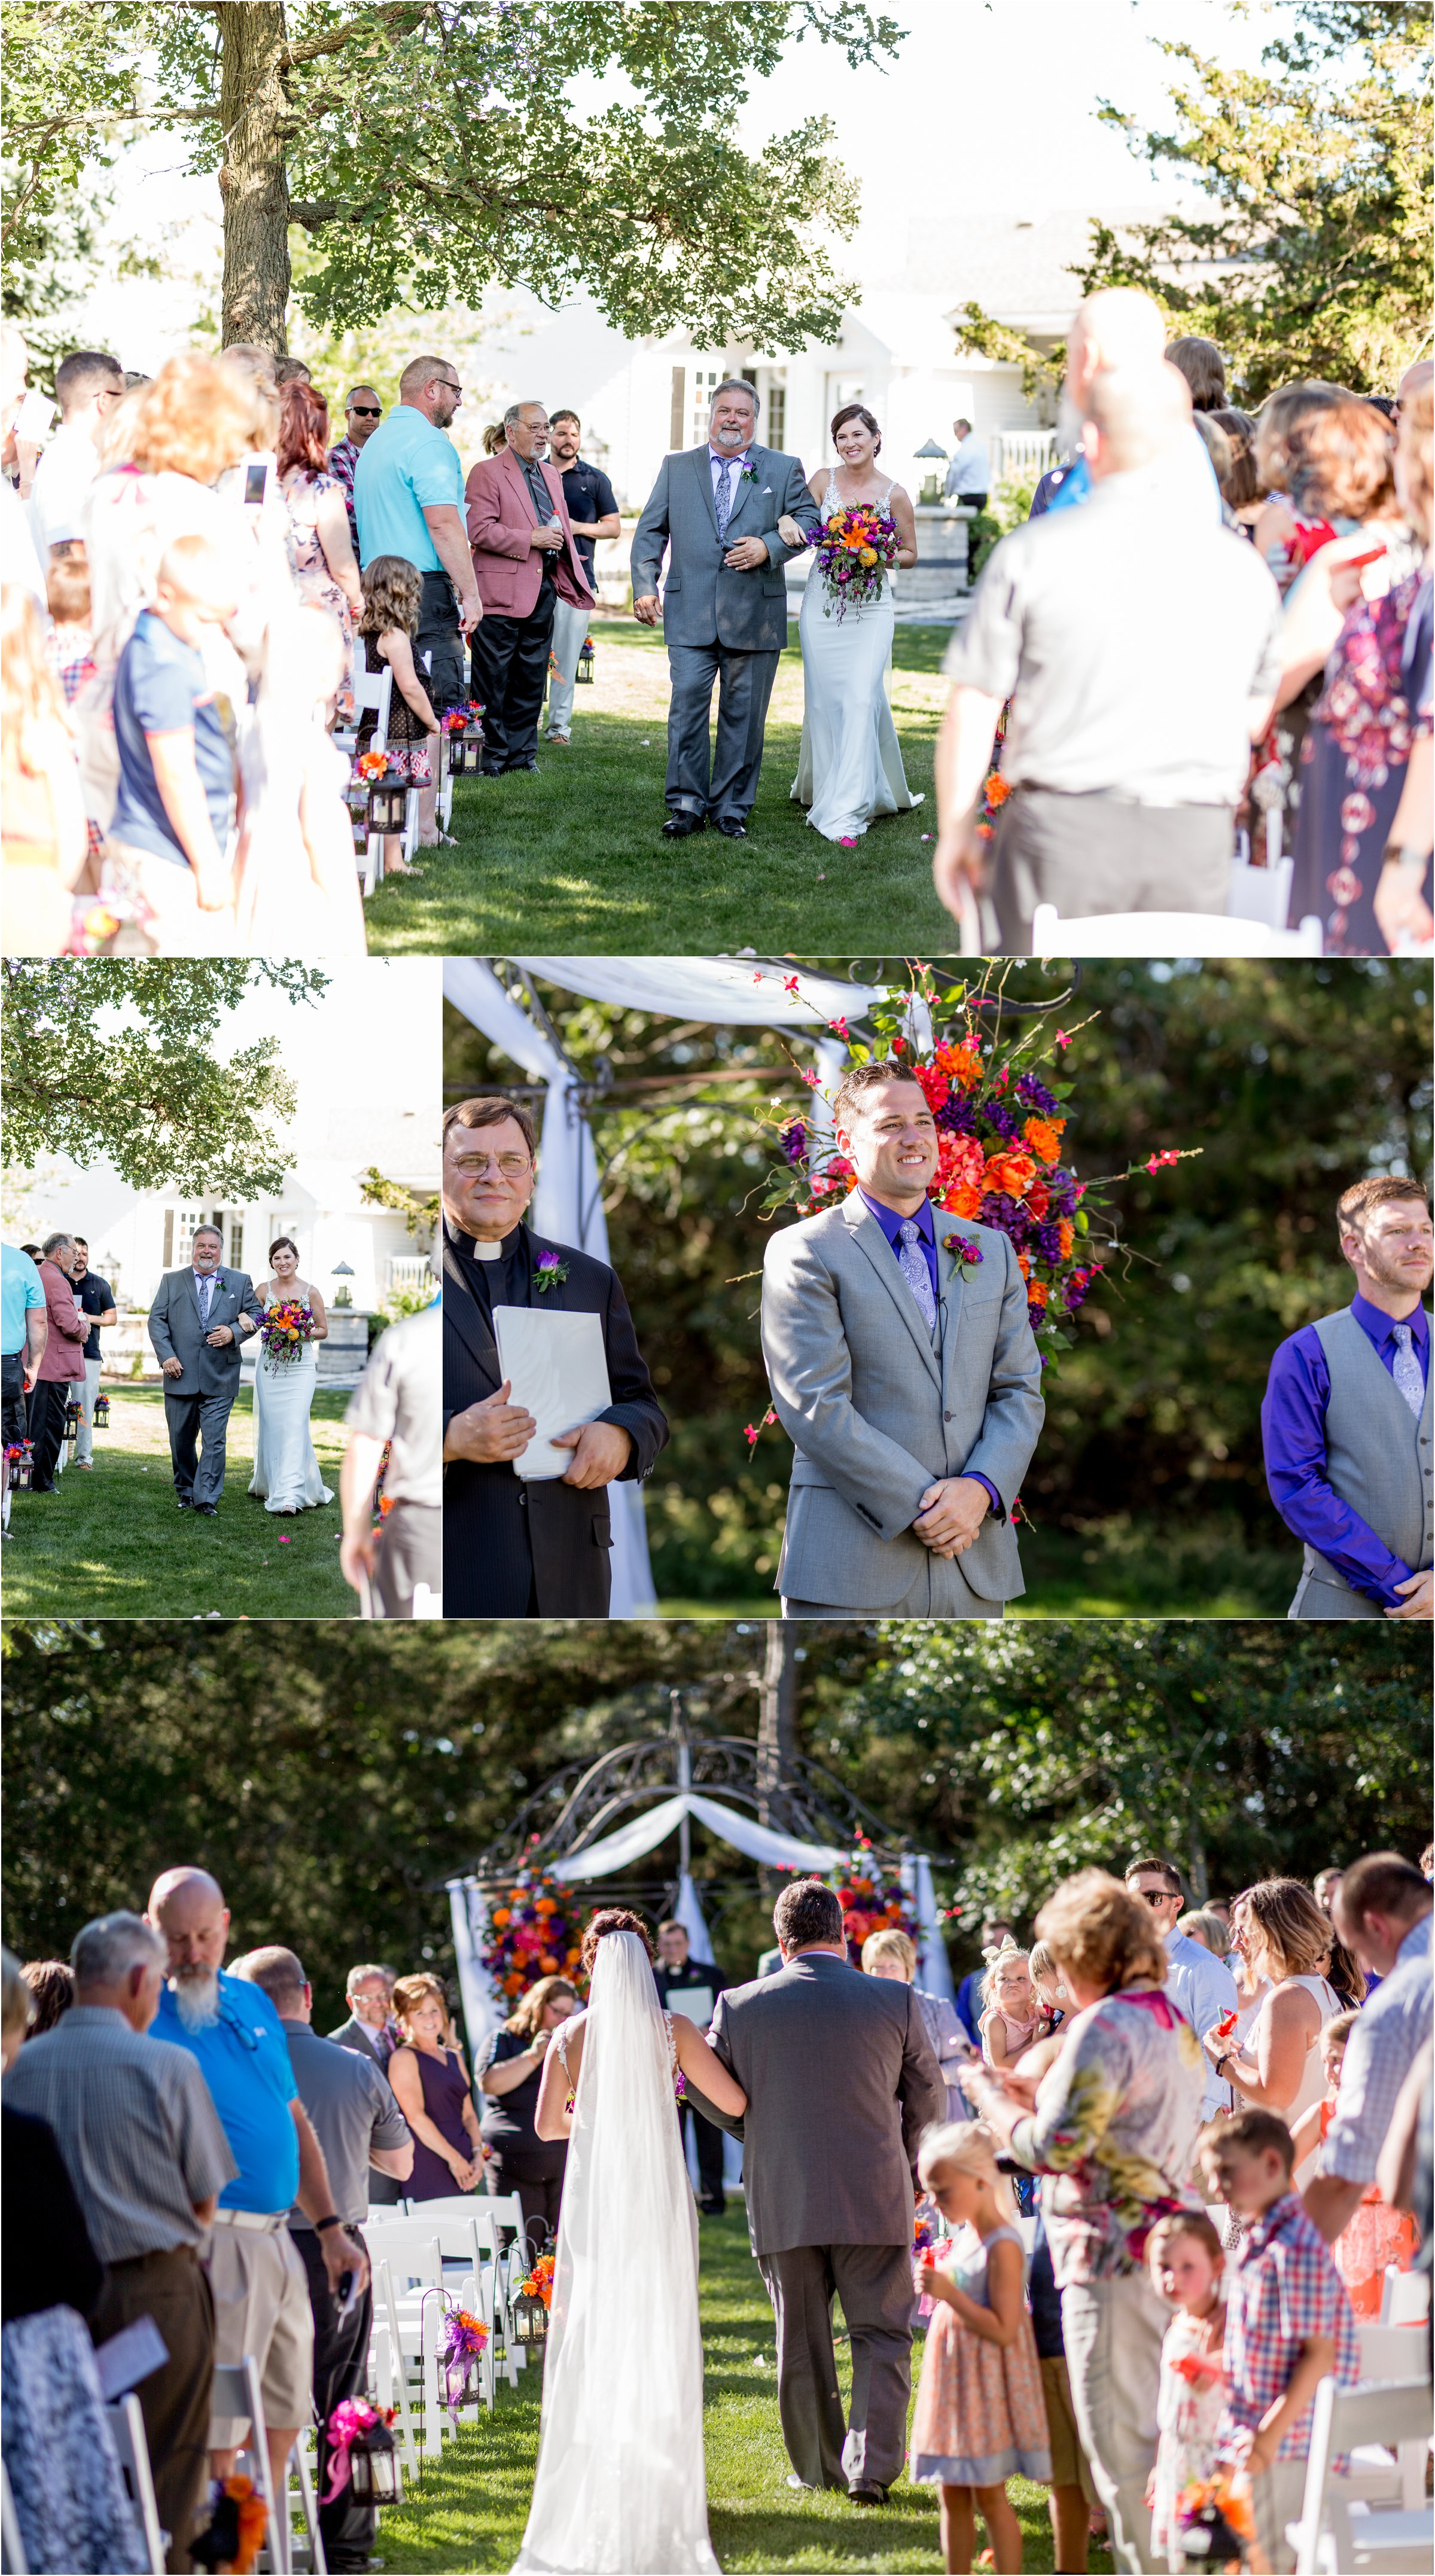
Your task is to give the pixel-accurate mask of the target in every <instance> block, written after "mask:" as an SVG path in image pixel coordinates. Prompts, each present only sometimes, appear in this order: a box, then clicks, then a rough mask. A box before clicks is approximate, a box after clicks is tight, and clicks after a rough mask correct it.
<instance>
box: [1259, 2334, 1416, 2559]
mask: <svg viewBox="0 0 1435 2576" xmlns="http://www.w3.org/2000/svg"><path fill="white" fill-rule="evenodd" d="M1429 2436H1430V2382H1429V2380H1428V2379H1415V2380H1408V2381H1406V2382H1404V2383H1403V2384H1392V2385H1390V2386H1388V2387H1380V2388H1342V2387H1340V2386H1339V2384H1338V2383H1337V2381H1335V2380H1334V2379H1323V2380H1322V2381H1321V2383H1320V2386H1319V2387H1318V2389H1317V2390H1316V2392H1315V2414H1314V2418H1313V2421H1312V2425H1311V2437H1310V2455H1309V2458H1308V2460H1307V2462H1306V2475H1305V2494H1304V2496H1303V2497H1302V2499H1301V2516H1300V2520H1299V2522H1291V2523H1287V2525H1286V2538H1287V2540H1288V2541H1289V2543H1290V2545H1291V2547H1292V2548H1293V2549H1294V2551H1295V2553H1296V2571H1297V2576H1373V2571H1375V2570H1376V2569H1380V2570H1383V2571H1389V2576H1401V2571H1403V2570H1407V2569H1408V2570H1409V2576H1428V2571H1429V2568H1430V2564H1431V2556H1432V2550H1435V2514H1432V2513H1431V2511H1430V2508H1429V2507H1428V2506H1427V2505H1426V2503H1425V2500H1424V2451H1425V2446H1426V2444H1427V2442H1428V2440H1429ZM1372 2442H1376V2443H1381V2444H1391V2443H1394V2444H1396V2445H1397V2446H1398V2447H1399V2449H1400V2451H1401V2453H1402V2458H1403V2454H1404V2450H1405V2446H1406V2444H1407V2443H1409V2444H1412V2445H1415V2446H1416V2447H1417V2448H1418V2451H1419V2456H1420V2462H1421V2470H1420V2491H1419V2497H1418V2500H1417V2502H1416V2503H1415V2504H1414V2505H1407V2504H1406V2503H1404V2502H1403V2501H1402V2502H1401V2503H1400V2504H1398V2505H1393V2506H1388V2505H1383V2504H1379V2505H1377V2504H1369V2503H1366V2502H1364V2501H1362V2500H1361V2499H1360V2498H1359V2497H1357V2496H1354V2495H1352V2492H1351V2489H1350V2486H1349V2484H1348V2483H1347V2481H1346V2480H1345V2479H1344V2478H1343V2477H1337V2476H1336V2475H1335V2473H1334V2470H1333V2468H1332V2465H1331V2464H1332V2462H1333V2461H1334V2460H1335V2459H1337V2458H1338V2457H1339V2456H1340V2454H1341V2453H1342V2452H1354V2451H1356V2450H1357V2449H1358V2448H1359V2447H1360V2446H1361V2444H1362V2443H1365V2444H1369V2443H1372Z"/></svg>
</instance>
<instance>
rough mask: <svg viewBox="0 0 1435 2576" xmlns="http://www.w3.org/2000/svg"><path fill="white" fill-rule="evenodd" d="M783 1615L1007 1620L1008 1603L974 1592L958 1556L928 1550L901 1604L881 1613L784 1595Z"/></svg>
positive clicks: (887, 1605)
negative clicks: (937, 1553)
mask: <svg viewBox="0 0 1435 2576" xmlns="http://www.w3.org/2000/svg"><path fill="white" fill-rule="evenodd" d="M782 1615H783V1617H784V1619H1004V1618H1005V1616H1006V1603H1005V1602H1004V1601H989V1600H987V1598H986V1596H985V1595H984V1594H983V1593H980V1592H974V1591H973V1590H972V1587H971V1585H970V1584H969V1583H968V1581H967V1578H966V1576H965V1575H964V1574H963V1572H962V1560H961V1558H960V1557H959V1556H951V1557H948V1556H933V1555H932V1554H931V1552H930V1550H928V1551H926V1552H925V1562H924V1563H923V1564H922V1565H920V1566H919V1567H918V1568H917V1572H916V1576H915V1578H914V1580H913V1582H912V1584H911V1587H910V1589H909V1590H908V1591H907V1592H905V1593H904V1594H903V1596H902V1598H901V1600H900V1601H893V1602H889V1603H884V1605H883V1607H882V1608H881V1609H880V1610H872V1609H863V1608H862V1607H861V1606H860V1604H859V1605H857V1606H856V1607H854V1605H853V1604H852V1602H850V1601H840V1602H834V1601H801V1600H794V1599H792V1598H790V1596H789V1595H788V1594H786V1593H784V1594H783V1596H782Z"/></svg>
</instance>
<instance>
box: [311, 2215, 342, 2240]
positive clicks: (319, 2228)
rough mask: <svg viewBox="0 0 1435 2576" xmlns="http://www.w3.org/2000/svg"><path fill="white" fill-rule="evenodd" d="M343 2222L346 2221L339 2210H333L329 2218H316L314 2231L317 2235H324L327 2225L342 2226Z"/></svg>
mask: <svg viewBox="0 0 1435 2576" xmlns="http://www.w3.org/2000/svg"><path fill="white" fill-rule="evenodd" d="M343 2224H344V2222H343V2220H342V2218H340V2216H339V2214H338V2212H337V2210H331V2211H330V2213H329V2216H328V2217H327V2218H316V2219H315V2221H314V2233H315V2235H316V2236H322V2235H323V2233H324V2230H325V2228H326V2227H342V2226H343Z"/></svg>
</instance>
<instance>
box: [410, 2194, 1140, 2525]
mask: <svg viewBox="0 0 1435 2576" xmlns="http://www.w3.org/2000/svg"><path fill="white" fill-rule="evenodd" d="M700 2241H701V2249H702V2272H701V2279H700V2294H701V2305H702V2319H703V2349H704V2357H705V2364H706V2370H705V2391H704V2438H705V2442H706V2449H707V2482H708V2515H709V2522H710V2525H711V2530H712V2538H713V2547H714V2549H715V2550H716V2551H717V2555H718V2558H719V2560H720V2562H721V2564H722V2566H723V2567H724V2568H725V2569H727V2570H730V2571H732V2576H748V2571H752V2570H766V2569H787V2568H791V2569H794V2570H798V2569H800V2570H807V2569H823V2568H829V2569H830V2568H835V2569H842V2570H844V2571H848V2576H857V2571H859V2570H862V2569H869V2568H870V2569H883V2568H892V2569H922V2570H925V2571H927V2576H932V2571H934V2570H936V2569H938V2568H939V2567H940V2565H941V2554H940V2551H939V2548H938V2545H937V2498H936V2490H935V2488H928V2487H909V2486H906V2485H900V2486H898V2487H897V2488H896V2489H895V2490H894V2494H893V2501H892V2503H891V2504H890V2505H888V2506H887V2507H886V2508H885V2510H883V2511H881V2512H878V2511H875V2510H874V2511H868V2510H864V2509H862V2508H859V2507H857V2506H854V2505H850V2504H848V2503H846V2502H845V2501H844V2500H843V2499H842V2498H841V2497H839V2496H836V2495H820V2496H818V2495H813V2496H803V2497H794V2496H792V2495H791V2494H790V2493H789V2491H788V2489H787V2487H786V2484H785V2480H786V2477H787V2454H786V2452H785V2451H784V2450H783V2447H782V2434H781V2430H780V2428H779V2425H778V2420H777V2390H776V2376H775V2373H776V2355H775V2347H774V2342H773V2326H772V2311H771V2309H770V2307H769V2306H768V2303H767V2294H766V2292H765V2291H764V2289H763V2286H762V2281H761V2278H760V2276H759V2274H758V2270H757V2266H756V2264H755V2263H754V2262H753V2260H752V2257H751V2255H750V2254H749V2252H748V2244H747V2222H746V2220H745V2218H744V2216H743V2213H742V2210H741V2207H740V2206H739V2207H736V2208H730V2209H729V2211H728V2214H727V2216H726V2217H725V2218H722V2219H711V2218H705V2219H704V2220H703V2221H702V2235H701V2240H700ZM838 2352H839V2375H840V2377H841V2381H842V2385H843V2389H844V2393H845V2390H846V2387H847V2384H848V2372H847V2364H846V2355H845V2348H844V2347H843V2346H841V2345H839V2347H838ZM920 2356H921V2343H920V2340H919V2341H918V2342H917V2344H916V2345H914V2347H913V2355H912V2364H913V2377H914V2379H915V2376H916V2372H917V2369H918V2367H919V2366H920ZM538 2412H539V2388H538V2374H537V2372H536V2370H532V2369H530V2370H528V2371H526V2372H525V2373H524V2374H523V2377H522V2378H521V2379H520V2381H519V2384H518V2390H517V2392H516V2393H515V2392H514V2391H513V2390H511V2389H507V2388H504V2387H502V2386H501V2385H500V2388H499V2392H498V2404H497V2406H496V2408H495V2410H494V2413H493V2415H492V2417H491V2418H484V2419H483V2420H482V2421H481V2422H480V2423H479V2424H477V2425H475V2426H465V2427H464V2429H463V2431H462V2432H461V2433H460V2435H459V2437H458V2440H457V2441H456V2442H454V2443H446V2444H445V2446H444V2453H443V2457H442V2459H441V2460H437V2461H432V2462H430V2463H428V2464H427V2465H426V2466H425V2468H424V2471H423V2475H422V2478H421V2479H420V2480H419V2481H418V2482H417V2483H416V2484H415V2485H413V2486H412V2487H411V2488H410V2490H409V2496H408V2501H406V2502H405V2504H404V2505H403V2506H402V2508H401V2509H400V2510H399V2511H398V2512H397V2513H393V2514H386V2515H385V2516H384V2519H383V2523H382V2526H381V2529H380V2533H379V2544H378V2550H377V2553H376V2554H377V2555H378V2556H379V2557H381V2558H382V2559H383V2562H384V2565H385V2567H386V2568H387V2569H388V2571H389V2576H468V2571H473V2570H480V2569H481V2570H485V2571H487V2570H491V2569H503V2568H507V2567H511V2566H512V2564H513V2561H514V2559H515V2558H516V2557H517V2555H518V2549H519V2543H520V2541H521V2540H522V2537H523V2526H524V2523H525V2521H526V2519H527V2515H528V2498H529V2493H530V2490H531V2487H532V2483H533V2465H534V2461H535V2459H536V2456H537V2449H538ZM1011 2495H1012V2501H1013V2503H1014V2504H1015V2506H1016V2508H1017V2513H1018V2515H1019V2517H1020V2520H1021V2526H1022V2537H1023V2542H1024V2556H1025V2563H1026V2566H1027V2567H1028V2568H1031V2569H1037V2570H1041V2569H1049V2568H1050V2567H1051V2564H1052V2543H1051V2526H1050V2523H1049V2521H1048V2518H1047V2510H1046V2492H1045V2489H1044V2488H1041V2487H1034V2486H1029V2485H1028V2484H1027V2483H1026V2481H1025V2480H1024V2479H1020V2478H1017V2479H1014V2480H1013V2482H1012V2486H1011ZM1110 2564H1111V2561H1110V2559H1109V2557H1108V2556H1107V2555H1106V2553H1105V2551H1104V2550H1093V2551H1092V2556H1091V2565H1092V2570H1093V2576H1101V2571H1105V2570H1109V2568H1110Z"/></svg>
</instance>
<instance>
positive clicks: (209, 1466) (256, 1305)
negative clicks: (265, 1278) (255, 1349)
mask: <svg viewBox="0 0 1435 2576" xmlns="http://www.w3.org/2000/svg"><path fill="white" fill-rule="evenodd" d="M223 1250H224V1238H223V1236H222V1235H221V1234H220V1231H219V1228H218V1226H214V1225H201V1226H196V1228H195V1232H194V1240H193V1242H192V1244H191V1246H190V1256H189V1267H188V1269H186V1270H167V1271H166V1272H165V1274H164V1277H163V1278H162V1279H161V1281H160V1283H159V1286H158V1288H157V1289H156V1290H155V1294H154V1302H153V1304H152V1305H151V1307H150V1310H149V1337H150V1340H151V1341H152V1342H153V1344H154V1347H155V1349H156V1350H157V1351H158V1353H159V1358H160V1367H161V1369H162V1370H163V1372H164V1416H165V1423H166V1427H167V1429H168V1431H169V1454H170V1459H171V1461H172V1464H173V1467H174V1490H175V1495H176V1497H177V1499H178V1503H179V1508H180V1510H181V1511H182V1512H188V1511H194V1512H198V1513H199V1514H200V1516H201V1518H203V1519H206V1520H213V1519H214V1517H215V1515H216V1513H217V1511H218V1509H219V1497H220V1495H221V1494H222V1493H223V1491H224V1443H225V1436H226V1434H227V1432H228V1429H229V1415H230V1410H231V1408H232V1406H233V1403H234V1398H235V1396H236V1394H237V1393H238V1390H239V1349H240V1344H241V1342H244V1341H247V1340H248V1338H249V1336H250V1334H251V1333H253V1332H255V1331H257V1330H258V1327H259V1326H260V1324H261V1323H262V1322H263V1320H264V1308H263V1307H262V1305H261V1304H260V1302H259V1299H258V1298H257V1297H256V1295H255V1293H254V1285H253V1282H252V1280H251V1279H250V1277H249V1273H248V1271H247V1270H226V1269H225V1267H224V1265H223V1263H222V1261H221V1260H220V1257H219V1256H220V1254H221V1252H222V1251H223ZM200 1443H202V1444H203V1445H202V1446H199V1445H198V1444H200Z"/></svg>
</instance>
